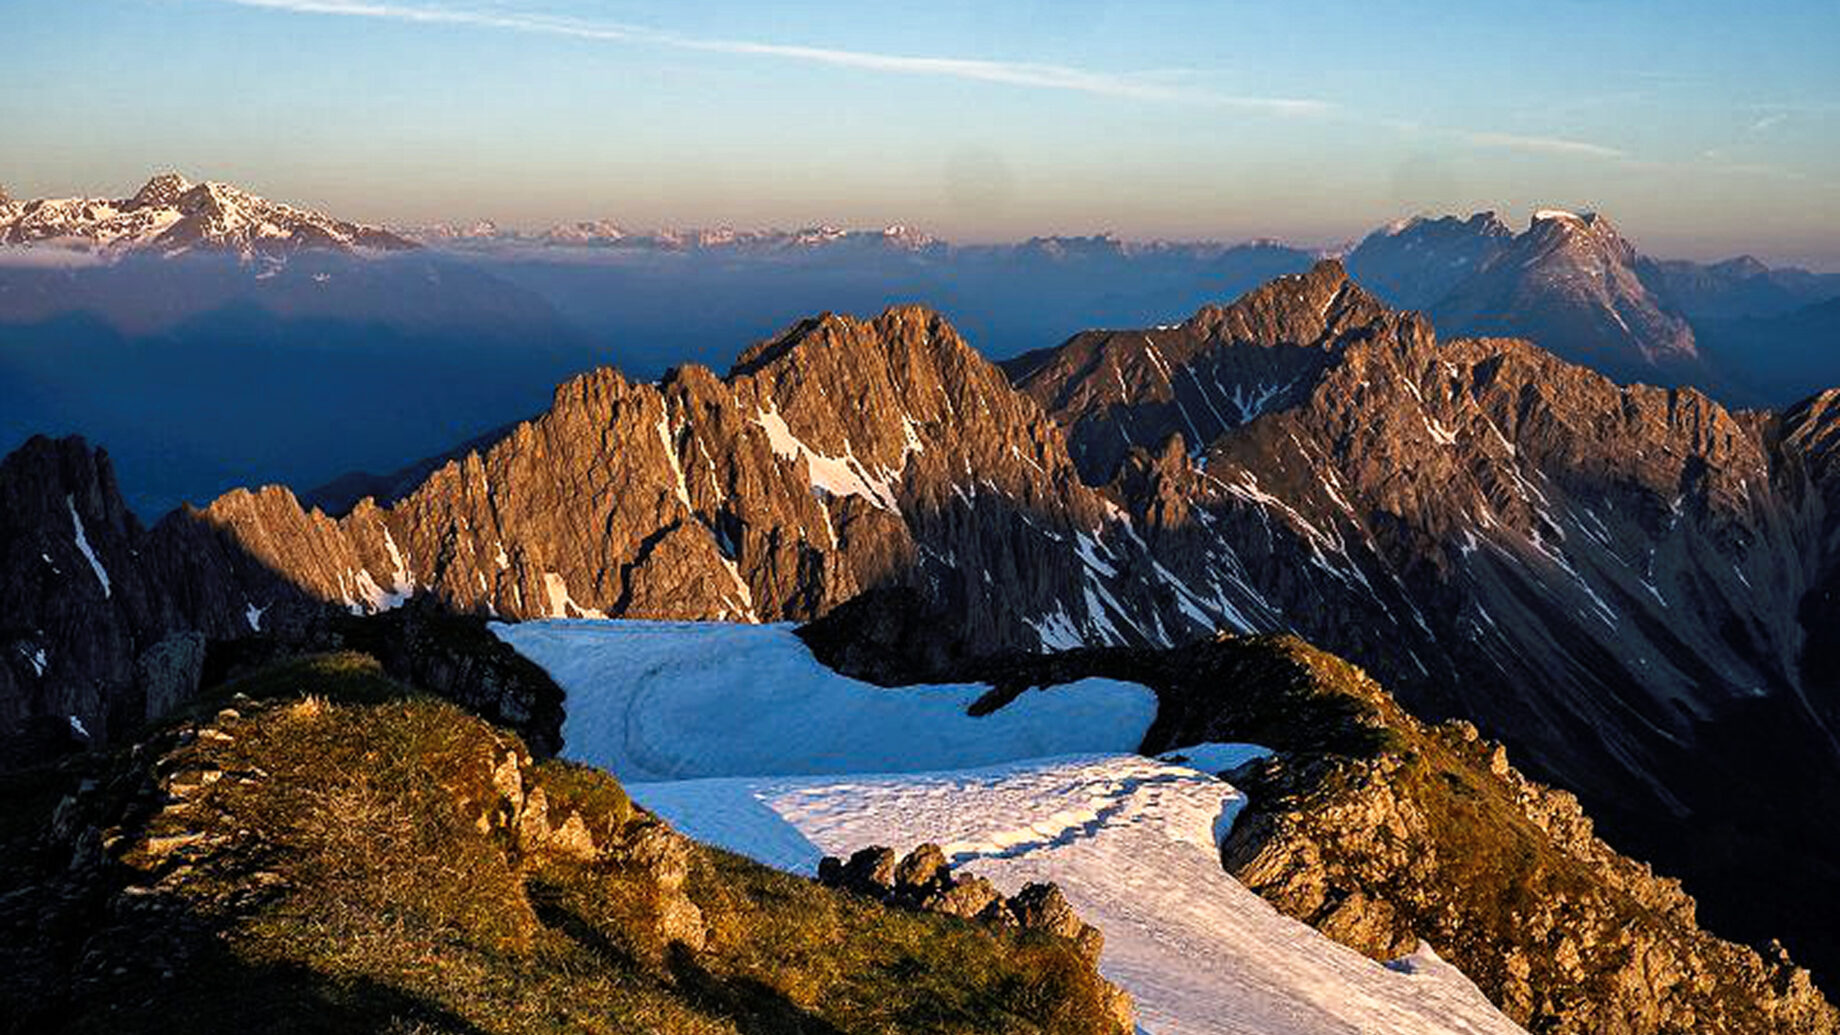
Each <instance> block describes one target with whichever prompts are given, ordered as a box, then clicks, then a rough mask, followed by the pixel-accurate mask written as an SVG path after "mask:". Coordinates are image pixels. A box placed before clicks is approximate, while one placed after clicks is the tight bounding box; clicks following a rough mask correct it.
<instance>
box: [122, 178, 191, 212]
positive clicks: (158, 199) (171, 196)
mask: <svg viewBox="0 0 1840 1035" xmlns="http://www.w3.org/2000/svg"><path fill="white" fill-rule="evenodd" d="M191 189H192V181H191V180H188V179H186V178H185V177H184V176H182V175H180V174H179V173H176V172H164V173H160V174H159V175H157V176H155V177H154V178H152V179H150V180H148V181H147V183H146V185H145V186H143V187H142V188H141V189H140V190H138V191H136V192H135V193H134V197H133V198H131V199H129V206H130V207H133V208H159V207H164V206H167V205H171V204H172V203H173V202H175V201H177V200H179V195H181V194H184V193H185V192H186V191H188V190H191Z"/></svg>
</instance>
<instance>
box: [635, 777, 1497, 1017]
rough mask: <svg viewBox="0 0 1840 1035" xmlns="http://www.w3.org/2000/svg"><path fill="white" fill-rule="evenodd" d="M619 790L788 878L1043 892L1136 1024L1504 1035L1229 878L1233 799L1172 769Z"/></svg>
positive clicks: (1444, 983)
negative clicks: (875, 854) (917, 869)
mask: <svg viewBox="0 0 1840 1035" xmlns="http://www.w3.org/2000/svg"><path fill="white" fill-rule="evenodd" d="M1242 747H1243V746H1242ZM1244 750H1247V751H1251V750H1256V749H1250V748H1245V749H1244ZM1222 754H1224V751H1223V752H1222ZM1215 760H1216V759H1215V757H1210V758H1209V759H1208V761H1209V762H1213V761H1215ZM627 790H628V791H630V792H631V794H632V796H633V799H634V800H635V801H637V802H639V803H640V804H641V805H643V806H645V807H646V808H648V809H650V810H652V811H653V812H655V813H657V814H658V815H660V816H661V817H663V818H664V819H665V820H666V821H667V822H669V823H671V824H672V825H673V826H675V827H677V828H678V829H679V830H682V831H683V832H684V833H686V834H689V835H690V836H692V837H695V838H698V839H700V840H703V841H707V842H713V843H715V844H718V845H721V846H723V847H725V848H728V849H731V850H733V851H737V852H741V853H743V854H745V855H749V856H752V857H753V858H755V859H757V860H760V861H762V862H765V863H767V864H769V865H772V866H778V867H780V868H783V869H787V870H791V871H793V872H795V873H805V874H809V873H811V872H813V870H814V869H815V867H816V864H817V862H818V860H819V858H820V857H821V856H822V855H825V854H829V855H838V856H848V855H849V854H850V853H851V852H853V851H855V850H856V849H858V848H862V847H864V846H866V845H872V844H881V845H889V846H891V847H893V848H895V850H896V851H898V852H905V851H907V850H908V849H910V848H912V847H913V846H914V845H917V844H920V843H922V842H927V841H931V842H934V843H937V844H939V845H940V846H941V848H942V849H943V850H944V851H945V853H946V855H947V858H948V859H950V860H952V861H953V863H954V865H955V866H957V867H960V868H962V869H964V870H966V871H967V872H971V873H975V874H978V875H980V876H983V877H986V878H988V879H989V880H990V881H991V882H992V883H994V884H995V885H997V887H998V888H1000V889H1001V890H1003V891H1004V892H1005V893H1010V894H1013V893H1015V892H1016V891H1018V890H1020V889H1021V887H1022V886H1023V885H1024V884H1027V883H1029V882H1032V881H1053V882H1054V883H1055V884H1057V885H1058V886H1059V887H1060V889H1061V892H1062V893H1063V894H1065V895H1066V896H1067V899H1068V901H1069V902H1070V903H1071V904H1072V905H1073V907H1074V908H1075V909H1076V910H1078V911H1079V914H1080V916H1081V917H1082V918H1083V919H1085V920H1086V921H1088V922H1089V923H1092V924H1094V925H1096V926H1098V927H1099V929H1100V930H1102V931H1104V932H1105V952H1104V954H1103V956H1102V957H1101V959H1100V964H1099V969H1100V971H1101V972H1102V973H1103V974H1104V975H1105V976H1106V977H1107V978H1109V979H1111V980H1112V981H1114V982H1116V983H1118V984H1119V985H1120V986H1121V987H1123V988H1124V989H1125V990H1126V991H1128V992H1130V993H1131V995H1132V997H1133V998H1134V999H1135V1001H1136V1006H1137V1015H1138V1018H1137V1019H1138V1023H1139V1024H1140V1025H1141V1026H1142V1027H1141V1028H1140V1029H1139V1030H1140V1031H1145V1032H1155V1033H1157V1035H1202V1033H1207V1035H1222V1033H1225V1035H1254V1033H1257V1035H1305V1033H1308V1035H1319V1033H1323V1032H1362V1033H1364V1035H1455V1033H1459V1032H1461V1033H1466V1035H1511V1033H1515V1035H1518V1033H1520V1029H1519V1028H1517V1027H1515V1026H1514V1025H1513V1024H1512V1023H1511V1022H1509V1021H1508V1020H1507V1019H1505V1018H1504V1017H1502V1016H1501V1014H1500V1013H1499V1012H1498V1011H1496V1010H1495V1008H1494V1007H1492V1006H1491V1005H1489V1003H1488V1001H1487V1000H1486V999H1485V998H1483V996H1482V994H1481V993H1480V992H1478V991H1477V990H1476V988H1475V986H1474V985H1472V984H1471V983H1470V982H1469V981H1467V980H1466V979H1464V978H1463V976H1462V975H1461V974H1459V973H1458V972H1457V971H1456V970H1455V969H1454V968H1450V967H1448V966H1447V965H1441V964H1440V963H1434V962H1433V958H1432V957H1430V956H1429V955H1427V954H1423V953H1414V954H1413V955H1412V956H1411V957H1407V959H1406V961H1404V962H1403V963H1399V964H1395V965H1393V966H1384V965H1382V964H1379V963H1375V962H1374V961H1372V960H1369V959H1367V958H1366V957H1364V956H1362V955H1360V954H1359V953H1357V952H1355V951H1353V950H1351V949H1348V948H1346V947H1344V946H1341V945H1338V944H1336V943H1335V942H1332V941H1330V940H1329V939H1328V938H1326V937H1324V936H1323V935H1321V934H1320V933H1318V932H1316V931H1315V930H1313V929H1311V928H1309V927H1307V926H1305V925H1303V924H1301V923H1299V922H1297V921H1295V920H1292V919H1290V918H1289V917H1286V916H1283V915H1282V914H1280V913H1278V912H1277V910H1275V909H1273V908H1272V907H1271V905H1270V904H1269V903H1267V902H1265V901H1264V900H1263V899H1261V898H1259V897H1258V896H1257V895H1256V894H1254V893H1253V892H1251V891H1249V890H1247V889H1246V888H1245V887H1244V886H1242V885H1241V884H1240V883H1239V882H1237V881H1235V880H1234V879H1233V878H1232V877H1231V876H1229V875H1228V874H1227V873H1226V871H1225V870H1224V869H1223V868H1222V867H1221V864H1220V847H1219V838H1220V836H1221V835H1222V834H1224V833H1225V832H1226V831H1227V830H1228V829H1230V826H1231V823H1232V820H1233V818H1234V817H1235V816H1236V815H1237V814H1238V812H1239V810H1240V809H1241V807H1242V806H1243V805H1244V803H1245V799H1244V797H1243V796H1242V795H1241V794H1240V793H1239V792H1238V791H1237V790H1235V789H1234V788H1233V787H1232V786H1230V785H1229V784H1227V783H1225V782H1223V781H1221V780H1219V779H1216V778H1214V777H1213V776H1211V775H1208V774H1205V773H1202V772H1199V771H1197V770H1196V769H1195V768H1193V767H1191V766H1188V765H1181V764H1178V763H1174V762H1169V761H1160V760H1155V759H1148V758H1143V757H1140V756H1136V755H1109V756H1108V755H1100V756H1091V755H1087V756H1074V757H1062V758H1047V759H1035V760H1031V761H1021V762H1012V763H1008V764H1004V765H993V766H987V767H979V768H971V769H964V770H959V771H955V772H931V773H917V774H907V775H868V776H864V775H856V776H847V777H843V778H837V777H830V778H824V777H816V778H803V779H796V778H795V779H785V778H781V779H773V778H738V779H717V780H691V781H683V782H676V783H637V784H629V785H628V787H627Z"/></svg>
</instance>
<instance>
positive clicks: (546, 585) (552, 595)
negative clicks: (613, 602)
mask: <svg viewBox="0 0 1840 1035" xmlns="http://www.w3.org/2000/svg"><path fill="white" fill-rule="evenodd" d="M543 591H544V592H545V593H547V594H548V595H549V613H550V614H551V615H552V616H554V617H556V618H594V619H605V618H606V617H607V613H606V612H605V611H598V610H596V609H594V608H591V607H583V606H581V605H580V604H577V603H576V602H575V598H574V597H572V596H570V595H569V584H568V582H567V581H566V580H565V579H563V577H562V576H561V575H558V574H556V573H555V572H553V571H546V572H544V573H543Z"/></svg>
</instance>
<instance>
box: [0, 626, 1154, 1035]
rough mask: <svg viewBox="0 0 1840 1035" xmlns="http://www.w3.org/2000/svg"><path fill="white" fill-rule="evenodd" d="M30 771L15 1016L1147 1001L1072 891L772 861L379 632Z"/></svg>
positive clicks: (1124, 1018)
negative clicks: (480, 713)
mask: <svg viewBox="0 0 1840 1035" xmlns="http://www.w3.org/2000/svg"><path fill="white" fill-rule="evenodd" d="M220 706H221V707H220ZM5 790H6V792H7V794H8V798H9V801H10V802H11V803H12V804H11V805H10V807H9V809H8V810H7V813H6V815H5V817H4V820H3V821H0V847H4V852H0V887H5V888H6V889H7V891H6V892H5V894H4V895H0V933H3V934H4V937H0V961H4V963H5V966H4V967H3V968H0V1006H4V1008H5V1009H4V1011H0V1030H6V1031H19V1032H34V1033H38V1032H53V1031H55V1032H122V1031H167V1030H175V1027H178V1028H182V1030H185V1031H188V1032H225V1033H230V1032H247V1031H271V1032H351V1031H405V1032H407V1031H413V1032H423V1033H434V1032H451V1033H456V1035H476V1033H484V1032H503V1033H507V1035H509V1033H514V1032H515V1033H528V1032H543V1031H582V1030H593V1031H600V1030H605V1031H670V1032H685V1033H712V1035H713V1033H723V1032H727V1033H748V1035H763V1033H782V1032H783V1033H788V1035H791V1033H801V1032H802V1033H810V1032H825V1033H851V1032H862V1033H865V1035H866V1033H869V1032H886V1031H902V1032H909V1031H911V1032H941V1033H944V1032H953V1033H973V1032H990V1033H998V1032H1001V1033H1014V1032H1026V1033H1042V1035H1045V1033H1068V1035H1075V1033H1078V1035H1122V1033H1123V1032H1127V1031H1129V1030H1130V1027H1131V1026H1130V1007H1129V1000H1128V999H1127V998H1126V997H1124V996H1123V994H1122V993H1120V992H1119V991H1118V990H1117V989H1115V988H1113V987H1112V986H1110V985H1109V984H1107V983H1106V982H1104V981H1103V980H1102V979H1100V978H1099V976H1098V974H1097V972H1096V971H1095V970H1094V968H1093V960H1092V956H1091V954H1090V953H1089V952H1088V951H1087V950H1086V948H1084V947H1083V946H1081V945H1078V944H1076V942H1075V941H1074V940H1072V939H1070V938H1065V937H1061V936H1059V935H1058V934H1056V933H1053V931H1054V926H1053V925H1054V923H1055V922H1059V923H1063V924H1064V923H1066V922H1067V918H1066V917H1065V916H1062V915H1060V914H1056V913H1052V912H1051V911H1044V910H1043V909H1042V908H1041V903H1038V902H1035V899H1043V900H1051V899H1057V898H1058V894H1057V893H1051V892H1049V891H1038V892H1035V893H1033V898H1031V899H1030V900H1029V901H1028V902H1023V903H1022V905H1023V906H1024V907H1027V906H1029V905H1030V903H1034V905H1035V908H1034V912H1033V913H1032V914H1031V913H1029V911H1028V909H1027V908H1024V909H1022V910H1019V911H1018V914H1017V915H1018V916H1019V917H1021V919H1022V920H1023V923H1022V925H1021V926H1020V927H1019V926H1018V925H1017V924H1016V923H1015V922H1014V921H1012V922H1011V923H1010V924H1008V925H1001V926H1000V925H993V924H985V923H975V922H967V921H964V920H960V919H957V918H954V917H946V916H941V915H939V914H937V913H930V912H923V911H915V910H911V909H903V908H895V907H892V906H884V905H881V904H879V903H877V902H875V901H874V900H873V899H871V898H869V897H865V896H862V895H857V894H852V893H847V892H841V891H834V890H831V889H829V888H825V887H823V886H820V885H817V884H814V883H812V882H810V881H807V880H802V879H799V878H796V877H792V876H789V875H786V874H781V873H777V872H774V871H771V870H768V869H766V868H764V867H761V866H758V865H756V864H753V863H750V862H747V861H745V860H742V859H740V858H738V857H735V856H730V855H727V854H725V853H721V852H718V851H715V850H713V849H709V848H705V847H703V846H701V845H698V844H696V843H694V842H692V841H689V840H687V839H685V838H683V837H681V836H679V835H678V834H676V833H675V832H673V831H672V830H670V829H669V828H668V827H666V826H665V825H664V824H662V823H660V822H658V821H657V820H656V819H654V818H652V817H650V816H649V815H647V814H645V813H643V812H642V811H640V810H638V809H636V808H634V807H633V806H632V805H631V804H630V802H629V801H628V800H627V798H626V796H625V794H624V792H623V791H622V790H621V788H620V786H619V784H618V783H617V782H615V781H614V780H613V779H612V778H611V777H610V776H608V775H607V774H605V773H602V772H600V771H598V770H593V769H588V768H585V767H579V766H574V765H570V764H566V763H561V762H556V761H545V760H539V759H537V758H534V757H533V756H532V754H531V753H530V752H529V751H528V750H527V749H526V747H525V745H524V744H523V743H522V742H521V741H520V740H519V739H518V738H517V737H516V736H514V735H512V734H510V733H508V732H506V731H504V730H501V729H497V728H494V727H492V726H489V725H487V724H486V723H484V722H482V721H480V720H479V719H476V718H473V717H471V716H469V715H468V714H466V713H465V712H462V711H460V710H458V709H456V708H454V707H452V706H451V705H449V704H447V703H445V702H442V701H440V700H438V699H435V698H433V697H429V696H425V695H423V694H421V693H419V692H417V691H413V690H411V689H410V688H408V687H407V686H405V685H403V684H400V683H396V682H394V681H392V680H389V679H388V678H387V677H385V676H384V673H383V669H382V666H381V665H380V664H379V663H378V662H377V660H376V659H373V658H370V657H368V656H366V655H363V654H359V653H355V652H340V653H332V654H319V655H309V656H305V657H299V658H294V659H291V660H287V661H283V662H280V663H277V664H273V665H269V666H265V667H261V668H258V669H257V670H256V671H254V672H252V673H251V674H249V675H247V676H244V677H242V678H240V679H237V680H234V681H232V682H231V683H230V684H228V685H226V686H223V687H221V688H219V689H216V690H214V691H213V692H212V693H211V694H210V695H209V700H208V701H200V702H197V703H195V704H194V705H192V706H191V707H189V708H188V709H187V711H186V713H185V714H184V715H183V716H181V717H180V718H179V719H177V720H175V721H173V722H171V723H168V724H166V725H165V726H164V727H163V728H161V729H160V730H158V731H157V732H154V733H153V734H152V735H151V736H150V737H149V738H148V739H146V740H143V741H140V742H137V743H135V744H133V745H132V746H129V747H125V748H124V749H122V750H118V751H116V752H114V753H112V754H111V755H108V756H88V757H79V758H77V759H74V760H71V761H69V762H67V763H66V764H65V765H63V766H62V767H59V768H55V769H51V770H44V771H38V772H33V773H24V774H19V773H15V774H11V775H9V776H8V777H6V778H5ZM1049 904H1051V902H1049ZM1061 904H1062V905H1063V906H1064V904H1065V903H1064V902H1062V903H1061ZM1031 917H1033V919H1031ZM1073 923H1075V924H1077V919H1076V920H1074V921H1073ZM1076 930H1077V928H1076ZM175 1022H176V1023H175Z"/></svg>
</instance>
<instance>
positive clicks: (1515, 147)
mask: <svg viewBox="0 0 1840 1035" xmlns="http://www.w3.org/2000/svg"><path fill="white" fill-rule="evenodd" d="M1464 139H1465V140H1467V141H1469V142H1470V143H1471V144H1473V145H1475V146H1477V147H1495V148H1502V149H1505V150H1509V151H1526V152H1529V153H1532V154H1550V155H1571V156H1574V157H1581V158H1627V157H1629V155H1628V152H1625V151H1620V150H1618V149H1616V148H1614V147H1605V146H1604V145H1602V144H1592V143H1587V142H1585V141H1583V140H1567V139H1565V138H1564V137H1529V136H1521V135H1519V134H1516V133H1469V134H1466V135H1465V136H1464Z"/></svg>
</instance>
